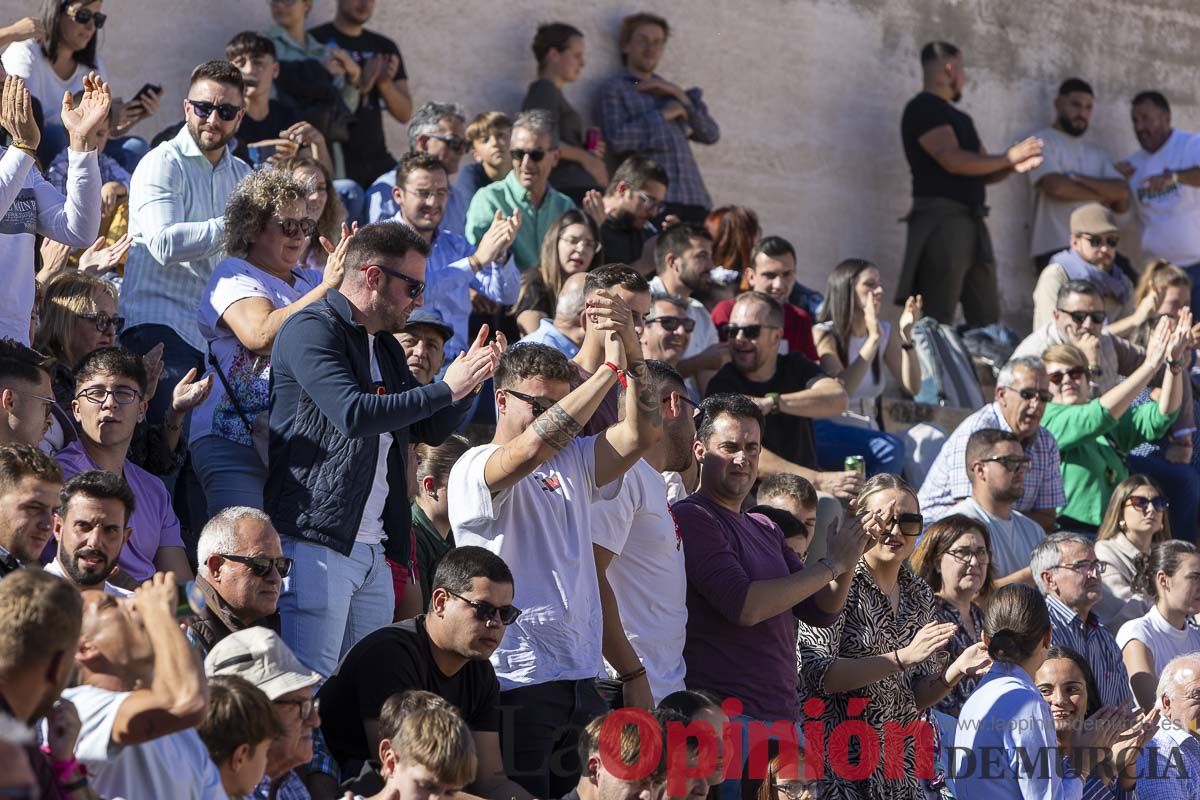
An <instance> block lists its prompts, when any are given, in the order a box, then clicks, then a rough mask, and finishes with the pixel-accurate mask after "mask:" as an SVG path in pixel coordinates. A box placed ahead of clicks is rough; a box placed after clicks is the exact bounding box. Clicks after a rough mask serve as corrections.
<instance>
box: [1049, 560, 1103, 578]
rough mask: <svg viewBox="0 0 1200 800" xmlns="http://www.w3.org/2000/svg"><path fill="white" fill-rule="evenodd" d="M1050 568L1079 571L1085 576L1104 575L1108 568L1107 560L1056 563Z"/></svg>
mask: <svg viewBox="0 0 1200 800" xmlns="http://www.w3.org/2000/svg"><path fill="white" fill-rule="evenodd" d="M1050 569H1069V570H1071V571H1072V572H1078V573H1079V574H1080V575H1082V576H1084V577H1085V578H1086V577H1087V576H1089V575H1103V574H1104V571H1105V570H1107V569H1108V562H1107V561H1076V562H1075V563H1074V564H1056V565H1055V566H1053V567H1051V568H1050Z"/></svg>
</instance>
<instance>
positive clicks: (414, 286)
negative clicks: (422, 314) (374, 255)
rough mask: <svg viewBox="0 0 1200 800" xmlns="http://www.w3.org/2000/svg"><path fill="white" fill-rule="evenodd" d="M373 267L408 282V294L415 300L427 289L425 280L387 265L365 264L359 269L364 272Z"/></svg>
mask: <svg viewBox="0 0 1200 800" xmlns="http://www.w3.org/2000/svg"><path fill="white" fill-rule="evenodd" d="M371 267H374V268H375V269H377V270H379V271H380V272H382V273H384V274H385V275H391V276H392V277H393V278H398V279H399V280H402V281H404V282H405V283H407V284H408V296H409V297H411V298H412V299H413V300H416V299H417V298H418V297H420V296H421V294H422V293H423V292H424V291H425V281H419V280H417V279H416V278H410V277H409V276H407V275H405V274H404V273H403V272H397V271H396V270H394V269H389V268H388V267H385V266H383V265H382V264H363V265H362V266H361V267H359V270H361V271H362V272H366V271H367V270H369V269H370V268H371Z"/></svg>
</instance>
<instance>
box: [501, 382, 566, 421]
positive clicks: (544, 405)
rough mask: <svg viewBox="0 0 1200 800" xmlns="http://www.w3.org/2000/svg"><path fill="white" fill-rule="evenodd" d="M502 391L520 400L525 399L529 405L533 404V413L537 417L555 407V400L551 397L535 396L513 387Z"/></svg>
mask: <svg viewBox="0 0 1200 800" xmlns="http://www.w3.org/2000/svg"><path fill="white" fill-rule="evenodd" d="M500 391H502V392H504V393H505V394H511V395H512V396H513V397H515V398H517V399H518V400H524V401H525V402H526V403H529V405H531V406H533V415H534V416H535V417H540V416H541V415H542V414H545V413H546V412H547V411H549V410H550V409H551V408H553V407H554V404H555V401H553V400H551V399H550V398H549V397H534V396H533V395H531V394H525V393H524V392H518V391H514V390H513V389H501V390H500Z"/></svg>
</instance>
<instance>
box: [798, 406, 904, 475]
mask: <svg viewBox="0 0 1200 800" xmlns="http://www.w3.org/2000/svg"><path fill="white" fill-rule="evenodd" d="M813 435H814V437H815V438H816V440H817V463H818V464H820V466H821V469H827V470H835V471H841V470H842V469H845V466H844V465H845V461H846V456H862V457H863V459H864V460H865V461H866V463H867V475H868V476H871V475H878V474H879V473H881V472H892V473H895V474H897V475H899V474H900V473H901V472H902V471H903V470H904V459H905V458H906V456H907V454H906V452H905V447H904V442H903V441H901V440H900V439H899V438H898V437H896V436H893V435H892V434H890V433H885V432H883V431H874V430H871V429H869V428H858V427H855V426H853V425H841V424H839V423H838V422H836V421H835V420H832V419H815V420H813Z"/></svg>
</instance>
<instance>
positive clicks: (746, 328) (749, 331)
mask: <svg viewBox="0 0 1200 800" xmlns="http://www.w3.org/2000/svg"><path fill="white" fill-rule="evenodd" d="M778 327H779V326H778V325H734V324H732V323H731V324H729V325H726V326H725V338H726V339H728V340H729V341H731V342H732V341H733V340H734V339H736V338H738V335H739V334H740V335H741V336H743V337H744V338H746V339H751V340H753V339H757V338H758V337H759V336H762V332H763V330H764V329H769V328H778Z"/></svg>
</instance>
